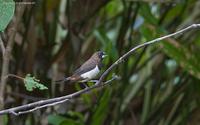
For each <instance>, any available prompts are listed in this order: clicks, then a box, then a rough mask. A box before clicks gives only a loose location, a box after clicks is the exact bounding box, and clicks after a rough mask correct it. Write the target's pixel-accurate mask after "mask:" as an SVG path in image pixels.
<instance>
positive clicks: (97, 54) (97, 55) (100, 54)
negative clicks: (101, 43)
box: [92, 51, 107, 60]
mask: <svg viewBox="0 0 200 125" xmlns="http://www.w3.org/2000/svg"><path fill="white" fill-rule="evenodd" d="M106 56H107V55H106V53H105V52H103V51H98V52H95V53H94V54H93V56H92V57H95V58H96V59H99V60H103V58H105V57H106Z"/></svg>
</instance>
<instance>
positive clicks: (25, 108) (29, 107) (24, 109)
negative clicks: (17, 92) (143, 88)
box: [0, 24, 200, 115]
mask: <svg viewBox="0 0 200 125" xmlns="http://www.w3.org/2000/svg"><path fill="white" fill-rule="evenodd" d="M197 27H200V24H193V25H191V26H188V27H186V28H184V29H182V30H179V31H177V32H175V33H172V34H169V35H166V36H163V37H160V38H157V39H154V40H151V41H149V42H146V43H143V44H140V45H138V46H136V47H134V48H132V49H131V50H130V51H128V52H127V53H125V54H124V55H122V56H121V57H120V58H119V59H118V60H117V61H116V62H115V63H113V64H112V65H111V66H110V67H109V68H108V69H107V70H106V71H105V72H104V73H103V74H102V75H101V77H100V79H99V80H98V82H97V84H95V85H93V86H91V87H88V88H85V89H83V90H80V91H78V92H75V93H72V94H70V95H66V96H62V97H57V98H52V99H47V100H41V101H38V102H34V103H30V104H26V105H22V106H18V107H14V108H10V109H6V110H2V111H0V115H3V114H14V115H20V114H25V113H30V112H33V111H35V110H37V109H41V108H44V107H48V106H54V105H56V104H60V103H63V102H65V101H68V100H70V99H72V98H75V97H77V96H80V95H81V94H84V93H88V92H91V91H92V90H93V89H97V88H101V87H104V86H106V85H108V84H109V83H110V82H112V81H113V80H116V79H118V78H119V77H117V76H113V78H112V79H110V80H108V81H106V82H103V80H104V79H105V77H106V76H107V75H108V73H110V71H111V70H113V69H114V68H115V67H116V66H118V65H119V64H120V63H122V62H123V61H124V60H125V59H126V58H128V57H129V56H130V55H131V54H133V52H135V51H136V50H137V49H139V48H142V47H145V46H148V45H151V44H154V43H157V42H161V40H164V39H166V38H169V37H172V36H175V35H177V34H182V33H183V32H185V31H187V30H189V29H193V28H197ZM100 83H101V84H100Z"/></svg>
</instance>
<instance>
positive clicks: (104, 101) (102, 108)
mask: <svg viewBox="0 0 200 125" xmlns="http://www.w3.org/2000/svg"><path fill="white" fill-rule="evenodd" d="M111 93H112V91H111V90H110V89H106V91H105V92H104V94H103V96H102V97H101V99H100V101H99V102H100V103H99V105H98V106H97V108H96V109H95V112H94V113H93V116H92V118H91V120H92V121H91V125H103V122H104V119H105V118H106V117H107V115H108V111H109V108H110V105H109V104H110V98H111Z"/></svg>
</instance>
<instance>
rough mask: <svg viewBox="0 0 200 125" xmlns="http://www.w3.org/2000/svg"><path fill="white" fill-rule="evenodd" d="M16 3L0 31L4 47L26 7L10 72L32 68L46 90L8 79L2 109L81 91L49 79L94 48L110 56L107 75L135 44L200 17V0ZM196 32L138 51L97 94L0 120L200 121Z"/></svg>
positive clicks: (176, 124)
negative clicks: (8, 22)
mask: <svg viewBox="0 0 200 125" xmlns="http://www.w3.org/2000/svg"><path fill="white" fill-rule="evenodd" d="M15 2H16V9H15V14H14V17H13V20H12V21H11V23H10V24H9V25H8V27H7V28H6V30H5V31H4V32H2V33H1V38H2V40H3V41H4V44H5V45H7V41H8V39H9V37H10V32H9V31H10V30H12V26H13V25H16V24H15V23H16V21H15V19H16V18H19V17H17V16H16V14H17V13H20V12H21V13H22V16H21V17H20V21H19V22H17V29H15V30H16V34H15V37H14V41H15V42H14V45H13V49H12V54H11V59H10V64H9V73H12V74H16V75H18V76H22V77H24V76H25V75H26V74H28V73H31V74H33V75H34V76H35V77H36V78H38V79H40V80H41V82H42V83H44V84H45V86H47V87H48V88H49V89H48V90H44V91H41V90H34V91H33V92H28V91H27V90H26V89H25V87H24V84H23V83H22V82H21V81H20V80H17V79H14V78H9V79H8V81H7V84H6V87H5V92H4V107H3V109H6V108H11V107H15V106H19V105H23V104H27V103H31V102H34V101H38V100H41V99H47V98H53V97H58V96H63V95H67V94H70V93H73V92H76V91H78V90H80V89H82V88H83V86H82V85H80V84H76V85H66V84H61V85H55V84H54V83H53V82H52V81H54V80H57V79H61V78H63V77H64V76H69V75H70V74H71V73H72V72H73V71H74V69H76V68H77V67H78V66H80V65H81V64H82V63H83V62H84V61H85V60H87V59H88V58H89V57H90V56H91V55H92V54H93V53H94V52H95V51H98V50H103V51H105V52H106V53H107V54H108V55H109V56H108V57H107V58H106V60H105V61H104V69H103V70H102V72H103V71H104V70H105V69H106V68H108V67H109V66H110V65H111V64H112V63H113V62H115V61H116V60H117V59H118V58H119V57H120V56H121V55H123V54H124V53H126V52H127V51H129V50H130V49H131V48H133V47H135V46H137V45H139V44H142V43H144V42H147V41H149V40H152V39H155V38H157V37H161V36H164V35H167V34H169V33H172V32H175V31H177V30H179V29H182V28H184V27H187V26H189V25H191V24H193V23H199V22H200V10H199V8H200V1H199V0H37V1H31V2H32V3H31V4H25V3H24V4H22V3H20V2H23V1H15ZM22 8H24V10H23V11H22ZM199 33H200V30H199V29H193V30H190V31H188V32H185V33H184V34H180V35H177V36H176V37H173V38H169V39H166V40H165V41H162V43H159V44H154V45H151V46H148V47H145V48H142V49H140V50H138V51H137V52H135V53H134V54H133V55H132V56H131V57H130V58H128V59H127V60H125V62H124V63H122V64H120V65H119V66H118V67H117V68H115V69H114V70H113V71H112V72H111V73H110V74H109V76H108V77H107V79H109V78H111V77H112V74H113V73H115V74H117V75H119V76H120V77H121V79H120V80H118V81H113V83H112V84H111V85H109V86H106V87H105V88H103V89H101V90H100V91H93V92H92V93H91V94H84V95H82V96H81V97H79V98H76V99H73V100H71V101H70V102H69V101H68V102H66V103H63V104H60V105H56V106H54V107H48V108H44V109H41V110H37V111H35V112H33V113H29V114H25V115H21V116H17V117H16V116H13V115H4V116H1V117H2V118H3V121H2V124H3V125H14V124H16V125H47V124H49V125H199V124H200V107H199V105H200V35H199ZM0 64H1V65H2V55H1V60H0ZM0 69H2V66H1V67H0ZM1 110H2V109H1Z"/></svg>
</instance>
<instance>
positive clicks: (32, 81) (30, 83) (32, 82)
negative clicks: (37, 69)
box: [24, 74, 48, 91]
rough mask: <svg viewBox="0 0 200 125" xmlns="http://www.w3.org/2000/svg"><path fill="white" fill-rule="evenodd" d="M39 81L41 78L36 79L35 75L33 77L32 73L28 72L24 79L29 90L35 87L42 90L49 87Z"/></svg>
mask: <svg viewBox="0 0 200 125" xmlns="http://www.w3.org/2000/svg"><path fill="white" fill-rule="evenodd" d="M39 82H40V80H38V79H36V78H35V77H32V76H31V75H30V74H27V75H26V77H25V79H24V83H25V87H26V90H28V91H33V89H35V88H38V89H40V90H44V89H48V88H47V87H46V86H44V85H43V84H41V83H39Z"/></svg>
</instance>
